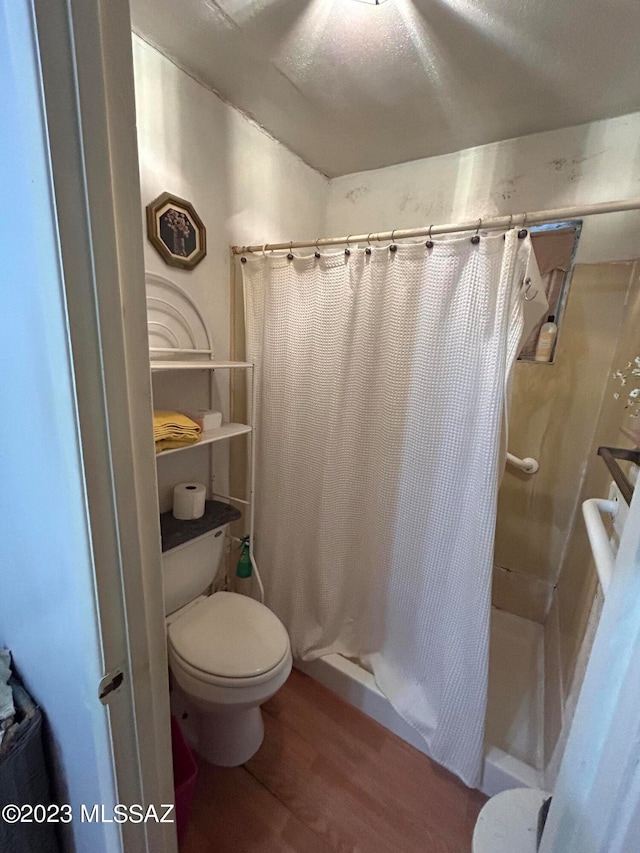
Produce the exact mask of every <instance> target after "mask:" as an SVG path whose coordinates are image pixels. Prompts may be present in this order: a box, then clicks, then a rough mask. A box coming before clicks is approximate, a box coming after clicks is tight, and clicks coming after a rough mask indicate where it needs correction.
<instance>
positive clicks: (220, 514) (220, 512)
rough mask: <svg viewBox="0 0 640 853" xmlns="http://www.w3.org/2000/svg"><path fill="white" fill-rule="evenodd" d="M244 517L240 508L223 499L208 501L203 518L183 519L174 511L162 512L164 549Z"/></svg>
mask: <svg viewBox="0 0 640 853" xmlns="http://www.w3.org/2000/svg"><path fill="white" fill-rule="evenodd" d="M241 517H242V513H241V512H240V510H238V509H236V508H235V507H233V506H231V504H225V503H222V501H206V503H205V506H204V515H203V516H202V518H194V519H189V520H186V521H183V520H181V519H179V518H174V517H173V513H172V512H162V513H160V534H161V536H162V551H163V553H164V552H165V551H170V550H171V549H172V548H177V547H178V545H184V543H185V542H189V540H191V539H195V538H196V537H197V536H202V534H203V533H208V532H209V531H210V530H215V529H216V527H222V525H223V524H229V522H230V521H237V520H238V519H239V518H241Z"/></svg>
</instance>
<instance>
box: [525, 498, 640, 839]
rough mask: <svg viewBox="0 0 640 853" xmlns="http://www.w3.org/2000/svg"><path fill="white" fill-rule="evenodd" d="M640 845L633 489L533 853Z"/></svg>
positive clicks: (638, 542)
mask: <svg viewBox="0 0 640 853" xmlns="http://www.w3.org/2000/svg"><path fill="white" fill-rule="evenodd" d="M636 850H640V487H636V490H635V493H634V496H633V500H632V503H631V507H630V511H629V515H628V518H627V521H626V524H625V527H624V532H623V535H622V539H621V542H620V547H619V549H618V554H617V557H616V561H615V566H614V570H613V576H612V580H611V584H610V586H609V589H608V591H607V596H606V599H605V602H604V607H603V610H602V615H601V617H600V623H599V625H598V630H597V632H596V636H595V640H594V644H593V647H592V651H591V656H590V658H589V664H588V667H587V670H586V674H585V678H584V682H583V685H582V690H581V692H580V698H579V700H578V704H577V707H576V712H575V716H574V719H573V723H572V727H571V731H570V733H569V738H568V741H567V746H566V749H565V753H564V756H563V759H562V763H561V766H560V772H559V775H558V780H557V783H556V789H555V793H554V798H553V801H552V806H551V809H550V812H549V818H548V821H547V825H546V827H545V831H544V835H543V841H542V845H541V848H540V851H541V853H632V851H636Z"/></svg>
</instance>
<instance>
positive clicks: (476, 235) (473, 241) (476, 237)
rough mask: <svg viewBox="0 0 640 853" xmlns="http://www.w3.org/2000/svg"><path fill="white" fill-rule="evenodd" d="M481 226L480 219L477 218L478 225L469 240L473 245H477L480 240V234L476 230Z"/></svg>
mask: <svg viewBox="0 0 640 853" xmlns="http://www.w3.org/2000/svg"><path fill="white" fill-rule="evenodd" d="M481 227H482V219H478V227H477V228H476V233H475V234H474V235H473V237H472V238H471V242H472V243H473V245H474V246H477V245H478V243H479V242H480V235H479V234H478V231H479V230H480V228H481Z"/></svg>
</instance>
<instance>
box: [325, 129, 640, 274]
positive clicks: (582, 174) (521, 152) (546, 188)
mask: <svg viewBox="0 0 640 853" xmlns="http://www.w3.org/2000/svg"><path fill="white" fill-rule="evenodd" d="M399 132H401V131H399ZM634 196H640V113H633V114H631V115H627V116H622V117H621V118H614V119H608V120H606V121H599V122H593V123H591V124H586V125H580V126H579V127H570V128H567V129H564V130H554V131H549V132H548V133H537V134H534V135H531V136H522V137H518V138H516V139H508V140H506V141H504V142H496V143H493V144H491V145H483V146H480V147H478V148H469V149H466V150H464V151H459V152H456V153H453V154H445V155H442V156H440V157H430V158H428V159H425V160H415V161H413V162H411V163H403V164H401V165H399V166H390V167H388V168H386V169H376V170H373V171H370V172H359V173H357V174H353V175H346V176H344V177H341V178H334V179H333V180H332V181H331V184H330V191H329V203H328V209H327V219H326V224H325V232H326V234H327V235H329V234H331V235H336V236H341V235H346V234H362V233H366V232H373V231H390V230H391V229H392V228H417V227H420V226H424V225H427V226H428V225H429V224H431V223H445V222H461V221H465V220H469V219H475V218H477V217H487V216H496V215H503V214H510V213H518V212H520V213H522V212H524V211H532V210H548V209H551V208H556V207H563V206H566V205H574V204H592V203H594V202H604V201H613V200H616V199H623V198H631V197H634ZM639 233H640V214H639V213H637V212H634V213H627V214H609V215H607V216H597V217H591V218H588V219H586V220H585V224H584V228H583V232H582V238H581V244H580V249H579V256H578V260H579V261H581V262H582V263H592V262H596V261H607V260H622V259H627V258H635V257H637V256H638V246H639V245H640V243H639V240H638V234H639Z"/></svg>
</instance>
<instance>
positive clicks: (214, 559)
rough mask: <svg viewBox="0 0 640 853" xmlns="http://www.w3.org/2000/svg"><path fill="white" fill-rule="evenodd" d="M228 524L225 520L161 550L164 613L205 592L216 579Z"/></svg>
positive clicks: (176, 608) (166, 613) (170, 611)
mask: <svg viewBox="0 0 640 853" xmlns="http://www.w3.org/2000/svg"><path fill="white" fill-rule="evenodd" d="M226 527H227V525H226V524H223V525H222V526H221V527H216V528H214V529H213V530H209V531H207V533H203V534H202V535H201V536H198V537H196V538H195V539H190V540H189V541H188V542H185V543H184V544H182V545H177V546H176V547H175V548H171V549H170V550H168V551H165V552H164V553H163V554H162V584H163V587H164V612H165V615H168V614H169V613H173V611H174V610H178V609H179V608H180V607H184V605H185V604H188V603H189V602H190V601H193V600H194V598H197V597H198V596H199V595H202V593H203V592H204V591H205V590H206V589H207V587H208V586H209V585H210V584H211V583H212V582H213V580H214V578H215V577H216V575H217V573H218V569H219V568H220V564H221V562H222V555H223V552H224V531H225V529H226Z"/></svg>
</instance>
